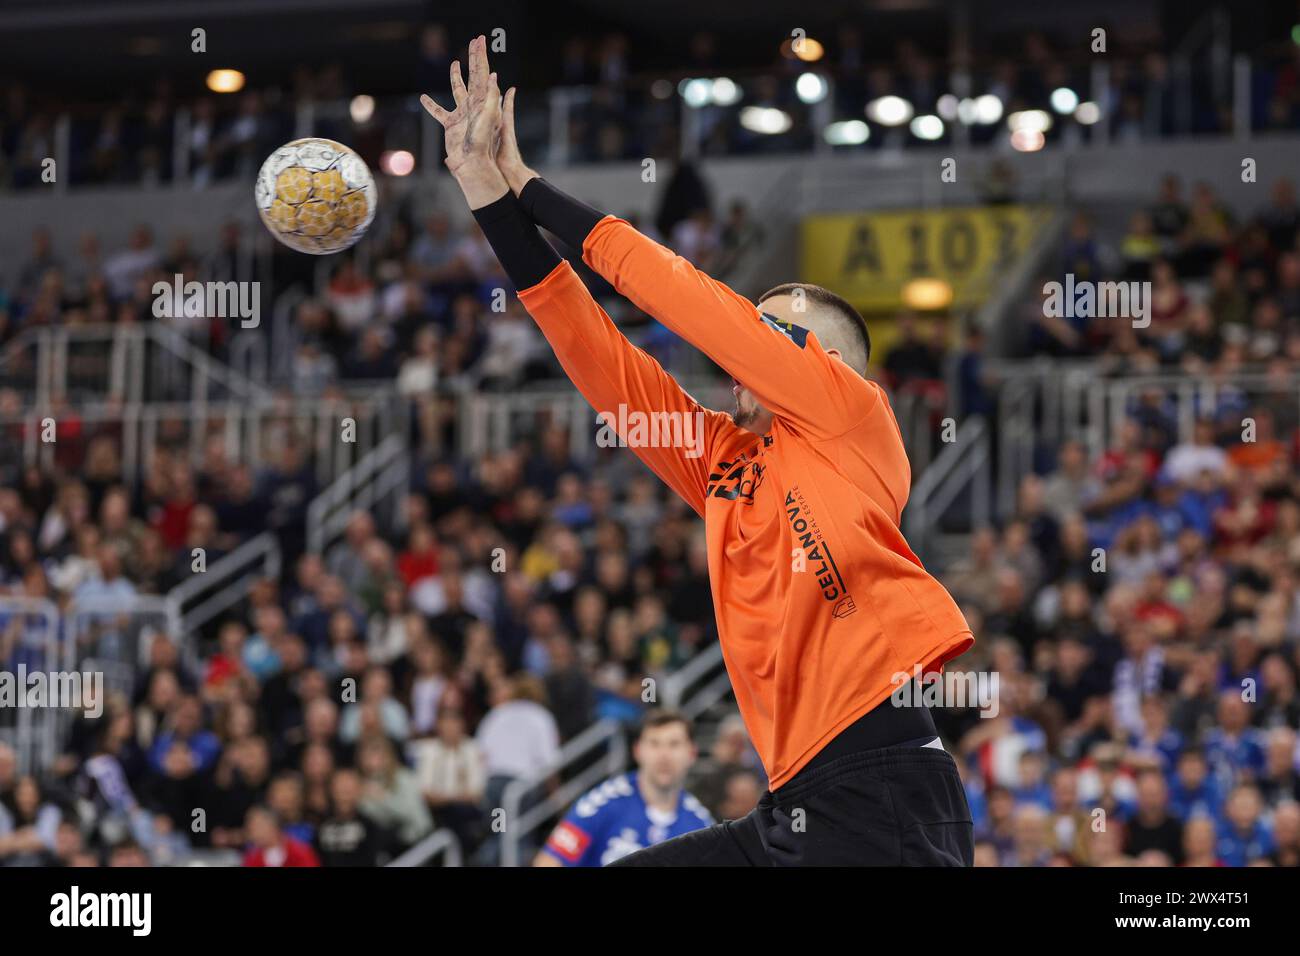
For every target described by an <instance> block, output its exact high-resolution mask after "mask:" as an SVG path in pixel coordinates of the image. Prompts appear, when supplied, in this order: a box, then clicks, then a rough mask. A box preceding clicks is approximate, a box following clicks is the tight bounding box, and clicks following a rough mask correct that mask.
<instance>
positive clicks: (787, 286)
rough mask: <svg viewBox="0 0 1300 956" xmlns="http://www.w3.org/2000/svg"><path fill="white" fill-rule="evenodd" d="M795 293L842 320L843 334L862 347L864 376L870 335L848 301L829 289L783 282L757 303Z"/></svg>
mask: <svg viewBox="0 0 1300 956" xmlns="http://www.w3.org/2000/svg"><path fill="white" fill-rule="evenodd" d="M796 291H802V292H803V294H804V295H805V296H807V297H808V298H809V299H812V300H813V301H814V302H816V303H817V304H818V305H824V306H826V307H827V308H828V309H830V310H831V311H833V312H834V313H835V314H836V315H837V316H838V317H839V318H840V319H841V320H842V321H841V322H840V324H841V325H842V326H843V327H844V330H845V332H847V333H848V335H849V336H850V337H851V338H852V339H853V341H855V342H856V343H857V344H860V345H861V346H862V361H863V367H862V368H860V369H858V371H859V372H862V373H864V374H865V373H866V363H867V362H869V361H871V334H870V333H869V332H868V331H867V321H866V319H864V318H862V313H860V312H859V311H858V310H857V309H855V308H853V306H852V305H851V304H850V303H849V301H848V299H846V298H844V297H843V296H841V295H836V294H835V293H834V292H832V291H831V290H830V289H827V288H825V287H823V286H819V285H813V284H812V283H809V282H783V283H782V284H781V285H778V286H773V287H772V288H771V289H768V290H767V291H766V292H764V293H763V294H762V295H760V296H759V297H758V302H759V304H760V305H762V304H763V303H764V302H766V301H767V300H768V299H770V298H772V297H773V296H778V295H794V293H795V292H796ZM822 344H823V345H825V344H827V343H822Z"/></svg>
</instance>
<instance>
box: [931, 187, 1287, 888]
mask: <svg viewBox="0 0 1300 956" xmlns="http://www.w3.org/2000/svg"><path fill="white" fill-rule="evenodd" d="M1298 227H1300V208H1298V207H1297V204H1296V199H1295V194H1294V190H1293V187H1292V185H1291V183H1290V182H1289V181H1286V180H1279V181H1278V182H1277V183H1275V184H1274V185H1273V187H1272V190H1271V198H1270V200H1269V201H1268V203H1267V204H1266V205H1265V206H1264V207H1263V208H1262V209H1260V210H1258V212H1257V213H1256V214H1255V215H1253V216H1251V217H1250V218H1249V219H1247V220H1245V221H1241V222H1237V221H1234V219H1233V217H1232V216H1230V215H1229V214H1228V213H1227V211H1226V210H1225V209H1224V208H1223V206H1222V205H1221V204H1220V203H1219V202H1218V201H1217V200H1216V199H1215V196H1214V194H1213V192H1212V191H1211V190H1210V188H1209V187H1208V186H1206V185H1203V184H1198V185H1197V186H1196V187H1195V188H1194V189H1193V193H1192V196H1191V197H1190V198H1188V197H1185V196H1184V194H1183V192H1182V188H1181V184H1180V183H1179V182H1178V181H1177V180H1176V179H1174V178H1172V177H1170V178H1166V180H1165V182H1164V185H1163V187H1162V190H1161V193H1160V196H1159V197H1158V198H1157V200H1156V201H1155V202H1154V203H1153V204H1152V206H1151V207H1150V208H1148V209H1143V210H1140V211H1138V212H1135V213H1134V214H1133V215H1132V220H1131V223H1130V226H1129V229H1128V231H1127V233H1124V234H1123V236H1122V239H1120V240H1119V241H1117V242H1113V243H1112V242H1110V241H1108V238H1107V237H1106V236H1104V235H1095V234H1094V233H1093V231H1092V224H1091V223H1090V221H1089V220H1088V218H1086V217H1083V216H1080V217H1078V218H1076V220H1075V221H1074V224H1073V226H1072V227H1071V229H1070V233H1069V236H1068V238H1067V240H1066V243H1065V261H1064V263H1063V271H1066V272H1070V271H1073V272H1074V273H1076V275H1078V276H1079V277H1080V278H1084V277H1087V278H1089V279H1093V280H1098V279H1101V280H1104V279H1110V278H1124V279H1133V280H1138V281H1147V280H1149V281H1150V282H1151V283H1152V290H1153V310H1152V316H1151V318H1152V321H1151V323H1150V325H1149V326H1148V327H1146V328H1134V327H1133V323H1132V322H1130V321H1128V320H1127V319H1126V318H1124V317H1119V318H1108V319H1075V320H1065V319H1052V320H1048V319H1044V318H1043V316H1042V312H1041V310H1040V311H1037V312H1034V313H1028V314H1030V315H1033V316H1035V317H1036V321H1037V326H1036V336H1037V338H1036V339H1035V340H1034V342H1035V344H1034V345H1033V346H1032V347H1031V349H1030V351H1031V352H1034V353H1037V354H1042V353H1047V354H1051V353H1053V352H1055V353H1056V354H1058V355H1061V356H1068V357H1072V358H1082V357H1092V358H1097V359H1100V360H1101V365H1100V366H1095V368H1096V371H1097V374H1099V375H1106V374H1115V373H1120V372H1154V371H1159V370H1161V369H1172V370H1177V371H1181V372H1183V373H1185V376H1184V377H1183V378H1180V381H1183V380H1185V381H1191V382H1197V381H1199V382H1213V383H1216V384H1217V385H1218V386H1219V387H1217V388H1215V389H1214V391H1213V392H1209V393H1204V394H1202V395H1200V396H1199V398H1198V400H1197V402H1196V404H1195V407H1194V408H1193V413H1194V417H1195V427H1194V428H1192V429H1190V433H1189V430H1186V429H1180V422H1179V416H1178V412H1177V408H1178V406H1177V404H1176V403H1175V402H1174V401H1173V395H1172V394H1170V393H1167V392H1166V390H1165V389H1164V388H1163V387H1160V386H1152V387H1150V388H1145V389H1139V390H1137V394H1135V395H1134V396H1133V398H1132V400H1131V402H1130V403H1129V406H1128V408H1127V410H1126V411H1127V414H1126V415H1125V416H1124V418H1123V420H1122V422H1121V423H1119V424H1118V427H1117V428H1116V429H1115V432H1114V434H1113V438H1112V441H1111V443H1110V444H1109V447H1106V448H1102V449H1089V448H1088V447H1087V446H1086V445H1084V444H1082V443H1079V442H1075V441H1068V442H1065V443H1064V444H1062V445H1061V446H1060V447H1059V448H1054V449H1048V450H1047V451H1048V453H1049V458H1050V461H1049V462H1048V463H1047V465H1046V466H1045V467H1044V468H1042V469H1041V470H1040V473H1039V474H1031V475H1029V476H1028V477H1026V478H1025V479H1024V481H1023V483H1022V484H1021V486H1020V488H1019V496H1018V501H1017V503H1016V508H1015V510H1014V513H1013V514H1012V515H1011V516H1010V517H1009V518H1008V520H1006V521H1005V522H1002V523H1001V524H1000V525H999V526H997V527H991V528H983V529H979V530H977V531H976V533H975V535H974V538H973V542H972V547H971V549H970V552H969V554H968V555H967V556H966V557H965V558H964V559H963V560H961V561H960V562H958V563H957V564H956V565H955V566H953V567H951V568H949V569H948V570H947V573H946V574H945V575H944V580H945V582H946V583H947V585H948V586H949V587H950V589H951V590H952V592H953V593H954V595H955V596H957V597H958V599H959V600H960V601H961V603H962V605H963V607H964V609H965V611H966V614H967V617H968V619H969V620H970V621H971V623H972V626H973V627H974V628H975V631H976V635H977V642H976V649H975V651H974V652H973V653H972V654H971V655H968V657H967V658H963V659H962V661H960V662H958V667H959V669H961V670H965V669H967V668H975V669H987V670H991V671H996V672H997V673H998V674H999V675H1000V679H1001V688H1000V690H1001V693H1000V696H999V711H998V713H997V716H996V717H994V718H992V719H980V718H978V717H977V716H976V715H975V712H974V711H970V710H967V711H965V712H960V711H958V712H950V713H947V714H946V715H945V725H944V731H945V734H946V736H947V738H948V739H949V740H950V741H952V743H953V745H954V747H953V749H954V750H956V751H957V752H958V753H959V754H960V756H961V758H962V762H963V769H964V774H965V780H966V784H967V789H968V792H969V794H970V797H971V805H972V808H973V810H974V813H975V818H976V824H977V839H978V841H979V843H978V846H977V851H976V857H977V862H979V863H981V864H983V865H1004V866H1038V865H1135V864H1137V865H1153V866H1169V865H1199V866H1220V865H1222V866H1243V865H1270V864H1271V865H1279V866H1295V865H1297V864H1300V803H1297V801H1298V800H1300V746H1298V739H1297V731H1298V730H1300V692H1298V691H1297V683H1298V681H1297V676H1298V675H1300V477H1298V476H1300V414H1298V413H1300V409H1298V408H1297V405H1296V392H1295V379H1294V370H1295V368H1296V367H1297V365H1296V360H1297V358H1300V254H1298V252H1300V250H1298V249H1297V237H1298V232H1297V230H1298ZM1246 369H1255V370H1258V371H1260V372H1261V375H1260V379H1261V382H1260V385H1259V386H1258V387H1257V388H1255V387H1251V388H1245V387H1242V386H1241V385H1240V384H1239V381H1240V380H1234V379H1230V378H1228V377H1227V376H1228V375H1229V374H1231V373H1236V372H1241V371H1243V370H1246ZM1173 388H1174V389H1176V388H1177V385H1174V386H1173Z"/></svg>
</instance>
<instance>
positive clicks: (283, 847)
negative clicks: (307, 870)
mask: <svg viewBox="0 0 1300 956" xmlns="http://www.w3.org/2000/svg"><path fill="white" fill-rule="evenodd" d="M245 826H246V828H247V830H248V842H249V844H250V845H249V848H248V850H247V851H246V852H245V853H244V866H320V865H321V864H320V860H319V859H318V858H317V856H316V851H315V850H313V849H312V848H311V847H310V846H308V845H307V844H306V843H303V842H302V841H301V840H296V839H294V838H293V837H291V836H289V835H288V834H286V833H285V832H284V830H283V829H282V828H281V826H280V821H279V819H278V818H277V817H276V815H275V813H274V812H273V811H271V810H269V809H267V808H266V807H253V808H252V809H251V810H249V811H248V817H247V820H246V823H245Z"/></svg>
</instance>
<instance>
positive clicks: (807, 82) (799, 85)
mask: <svg viewBox="0 0 1300 956" xmlns="http://www.w3.org/2000/svg"><path fill="white" fill-rule="evenodd" d="M794 92H795V95H796V96H798V97H799V101H800V102H801V103H809V104H811V103H820V102H821V101H822V100H824V99H826V94H827V93H828V92H830V85H829V84H828V83H827V82H826V79H825V77H823V76H821V75H820V74H818V73H800V74H799V79H797V80H795V81H794Z"/></svg>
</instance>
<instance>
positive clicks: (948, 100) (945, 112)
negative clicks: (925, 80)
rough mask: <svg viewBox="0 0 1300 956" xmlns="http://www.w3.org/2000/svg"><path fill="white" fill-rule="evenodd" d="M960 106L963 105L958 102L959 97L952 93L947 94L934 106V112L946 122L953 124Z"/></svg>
mask: <svg viewBox="0 0 1300 956" xmlns="http://www.w3.org/2000/svg"><path fill="white" fill-rule="evenodd" d="M960 105H961V104H960V103H959V102H958V101H957V97H955V96H953V95H952V94H951V93H945V94H943V96H941V97H939V101H938V102H937V103H935V104H934V111H935V112H936V113H938V114H939V118H940V119H942V120H943V121H944V122H947V123H951V122H952V121H953V120H955V119H957V117H958V113H959V107H960ZM962 122H965V120H963V121H962Z"/></svg>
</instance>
